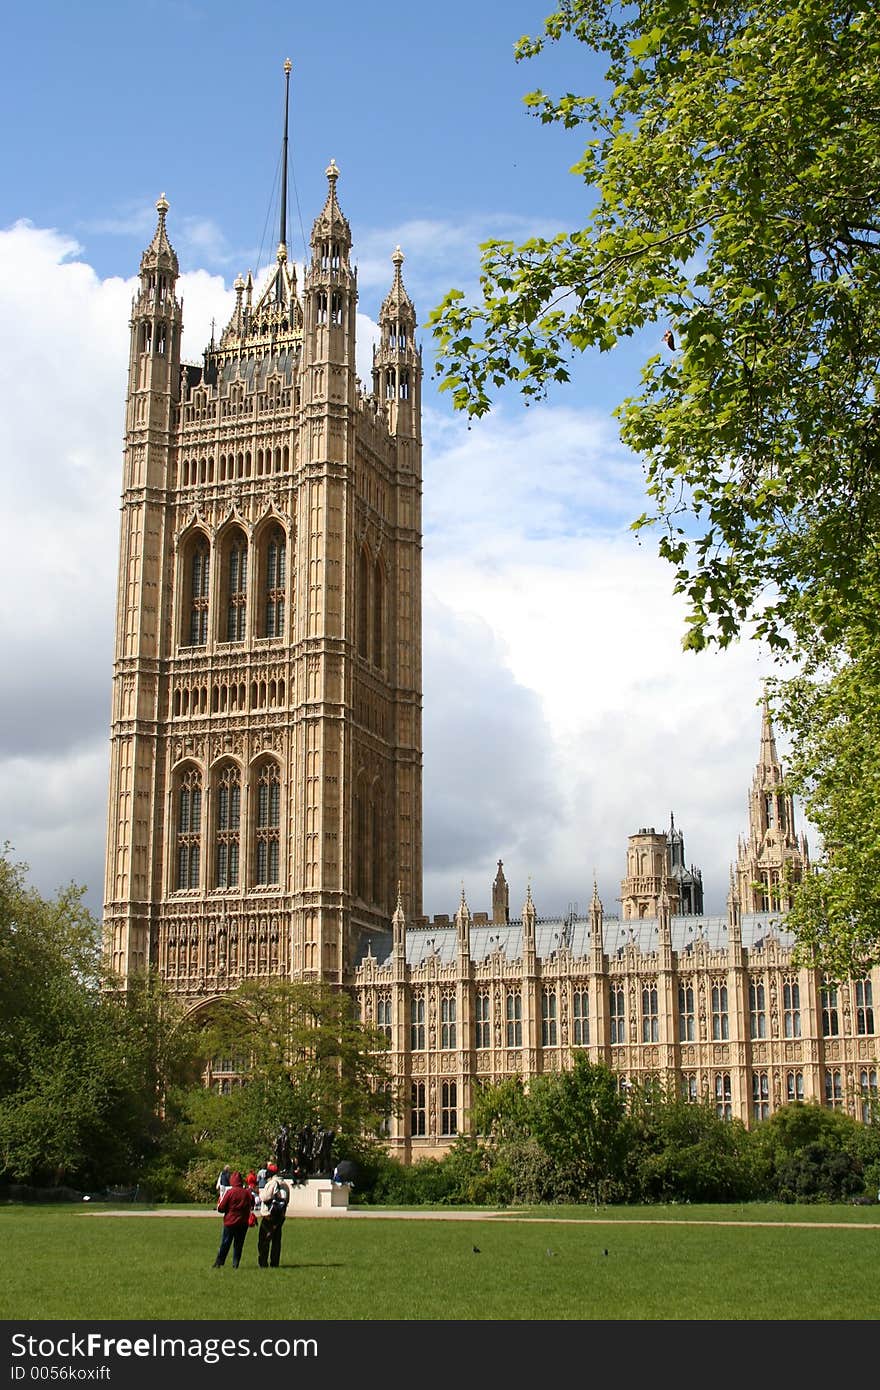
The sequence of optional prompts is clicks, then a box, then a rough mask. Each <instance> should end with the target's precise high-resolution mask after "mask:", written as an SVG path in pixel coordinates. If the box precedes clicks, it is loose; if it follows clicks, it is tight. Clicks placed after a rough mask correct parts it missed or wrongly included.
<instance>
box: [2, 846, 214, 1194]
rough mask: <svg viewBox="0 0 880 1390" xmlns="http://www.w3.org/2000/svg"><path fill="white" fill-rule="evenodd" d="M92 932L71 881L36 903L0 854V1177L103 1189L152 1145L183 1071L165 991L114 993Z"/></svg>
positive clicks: (146, 985) (139, 985) (20, 873)
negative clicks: (165, 1102) (164, 1103)
mask: <svg viewBox="0 0 880 1390" xmlns="http://www.w3.org/2000/svg"><path fill="white" fill-rule="evenodd" d="M112 986H113V981H112V980H111V979H109V977H107V976H106V975H105V974H104V972H103V966H102V954H101V939H100V929H99V927H98V924H97V923H96V922H95V921H94V919H93V918H92V917H91V916H90V914H89V913H88V911H87V910H86V908H85V907H84V906H83V903H82V890H81V889H79V888H76V887H73V886H71V887H69V888H66V889H63V890H62V891H61V892H59V893H58V894H57V895H56V897H55V898H54V899H44V898H42V897H41V896H40V895H39V894H38V893H37V892H36V891H35V890H33V889H31V888H28V886H27V884H26V881H25V866H24V865H18V864H13V863H11V862H10V861H9V858H8V856H6V855H4V856H3V857H0V1177H3V1178H5V1179H6V1180H7V1181H15V1182H25V1183H36V1184H45V1183H54V1184H59V1183H67V1184H76V1185H79V1186H80V1187H96V1188H97V1187H100V1188H103V1187H105V1186H106V1185H107V1184H108V1183H118V1182H124V1181H129V1180H131V1179H133V1178H136V1177H137V1176H138V1175H139V1173H140V1172H141V1171H142V1169H143V1166H144V1164H145V1163H147V1162H148V1161H149V1159H150V1157H151V1155H152V1154H153V1153H154V1152H155V1151H156V1150H157V1148H158V1146H159V1144H160V1142H161V1138H162V1134H163V1130H164V1121H163V1119H162V1117H161V1114H160V1100H161V1096H162V1093H163V1091H164V1089H165V1088H166V1087H167V1086H168V1085H169V1083H171V1082H173V1081H175V1080H180V1079H182V1078H184V1077H185V1076H186V1075H187V1074H189V1073H190V1072H191V1065H192V1053H191V1051H190V1046H189V1040H188V1036H187V1033H186V1030H185V1028H182V1027H181V1026H180V1024H179V1019H178V1016H177V1015H176V1013H175V1011H174V1009H173V1008H172V1006H171V1005H170V1003H169V1001H167V1000H166V999H165V998H164V996H163V994H162V992H161V990H160V989H159V988H158V986H156V985H155V984H154V983H152V982H147V981H133V982H132V984H131V986H130V988H129V989H128V990H127V991H125V992H124V993H123V992H122V991H117V990H114V989H113V987H112Z"/></svg>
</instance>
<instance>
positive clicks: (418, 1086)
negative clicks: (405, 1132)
mask: <svg viewBox="0 0 880 1390" xmlns="http://www.w3.org/2000/svg"><path fill="white" fill-rule="evenodd" d="M410 1095H411V1102H410V1104H411V1109H410V1112H409V1132H410V1134H412V1135H413V1136H415V1137H418V1136H419V1135H421V1134H424V1133H425V1083H424V1081H414V1082H413V1083H412V1090H411V1092H410Z"/></svg>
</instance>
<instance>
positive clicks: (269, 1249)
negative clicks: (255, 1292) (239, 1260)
mask: <svg viewBox="0 0 880 1390" xmlns="http://www.w3.org/2000/svg"><path fill="white" fill-rule="evenodd" d="M267 1168H268V1173H269V1181H268V1182H267V1183H266V1186H265V1187H264V1188H263V1189H262V1191H261V1192H260V1213H261V1219H260V1229H259V1231H258V1232H257V1263H258V1264H259V1266H260V1268H261V1269H265V1268H266V1267H267V1266H271V1267H272V1269H277V1268H278V1264H279V1261H280V1259H281V1234H282V1230H283V1228H284V1218H285V1217H286V1215H287V1204H288V1202H289V1201H290V1188H289V1187H288V1185H287V1183H286V1182H285V1180H284V1179H283V1178H282V1177H280V1176H279V1173H278V1165H277V1164H275V1163H269V1164H268V1165H267Z"/></svg>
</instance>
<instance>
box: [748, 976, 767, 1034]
mask: <svg viewBox="0 0 880 1390" xmlns="http://www.w3.org/2000/svg"><path fill="white" fill-rule="evenodd" d="M766 1036H767V1004H766V995H765V991H764V981H763V980H752V981H751V983H750V984H749V1037H751V1038H766Z"/></svg>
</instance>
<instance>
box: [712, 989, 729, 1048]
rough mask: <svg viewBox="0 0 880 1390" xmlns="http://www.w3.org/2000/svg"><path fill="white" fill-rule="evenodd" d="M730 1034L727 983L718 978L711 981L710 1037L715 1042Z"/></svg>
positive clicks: (723, 1039)
mask: <svg viewBox="0 0 880 1390" xmlns="http://www.w3.org/2000/svg"><path fill="white" fill-rule="evenodd" d="M729 1036H730V1033H729V1023H728V1016H727V985H726V984H723V983H722V982H721V981H720V980H713V982H712V1038H713V1041H715V1042H725V1041H726V1040H727V1038H728V1037H729Z"/></svg>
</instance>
